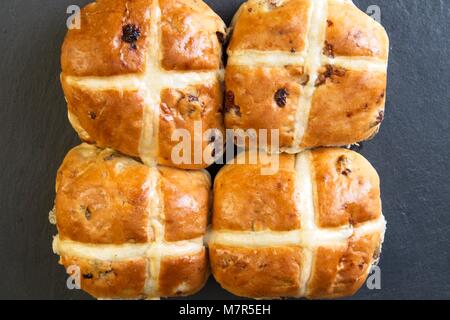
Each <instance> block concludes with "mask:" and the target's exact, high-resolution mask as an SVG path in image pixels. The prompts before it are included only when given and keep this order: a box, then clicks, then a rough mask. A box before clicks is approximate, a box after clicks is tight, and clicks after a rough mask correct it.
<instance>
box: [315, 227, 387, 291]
mask: <svg viewBox="0 0 450 320" xmlns="http://www.w3.org/2000/svg"><path fill="white" fill-rule="evenodd" d="M380 241H381V235H380V233H378V232H375V233H371V234H368V235H364V236H353V237H351V238H350V239H349V241H348V243H347V244H344V245H341V246H335V247H331V246H330V247H326V246H322V247H319V248H317V250H316V255H315V262H314V265H313V267H312V268H313V270H312V274H311V278H310V281H309V286H308V294H307V295H308V298H313V299H314V298H338V297H344V296H350V295H353V294H355V292H356V291H358V290H359V288H361V286H362V285H363V284H364V282H365V280H366V277H367V275H368V273H369V270H370V267H371V265H372V263H373V261H374V255H376V254H377V252H378V250H379V246H380Z"/></svg>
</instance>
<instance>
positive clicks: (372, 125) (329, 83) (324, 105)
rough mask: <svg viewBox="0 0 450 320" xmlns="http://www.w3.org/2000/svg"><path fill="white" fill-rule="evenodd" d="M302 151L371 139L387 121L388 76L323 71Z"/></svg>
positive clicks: (332, 69) (334, 70) (371, 73)
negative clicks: (385, 107)
mask: <svg viewBox="0 0 450 320" xmlns="http://www.w3.org/2000/svg"><path fill="white" fill-rule="evenodd" d="M320 71H321V73H322V76H323V77H321V78H320V79H319V81H320V80H322V81H323V82H324V83H318V84H317V88H316V91H315V92H314V96H313V98H312V104H311V110H310V113H309V120H308V126H307V129H306V132H305V135H304V137H303V141H302V147H305V148H308V147H318V146H343V145H348V144H352V143H354V142H357V141H363V140H367V139H370V138H371V137H372V136H373V135H374V134H375V133H377V132H378V129H379V127H380V124H381V122H382V121H383V118H384V101H385V89H386V74H385V73H381V72H367V71H354V70H345V69H342V68H339V67H331V66H327V67H323V68H322V69H321V70H320Z"/></svg>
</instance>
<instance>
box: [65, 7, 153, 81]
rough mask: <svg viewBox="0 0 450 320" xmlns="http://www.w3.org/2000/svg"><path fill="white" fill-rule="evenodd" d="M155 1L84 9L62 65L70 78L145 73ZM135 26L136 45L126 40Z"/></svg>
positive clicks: (67, 44)
mask: <svg viewBox="0 0 450 320" xmlns="http://www.w3.org/2000/svg"><path fill="white" fill-rule="evenodd" d="M151 2H152V0H136V1H128V0H114V1H108V0H97V2H94V3H91V4H89V5H87V6H86V7H84V8H83V9H82V10H81V15H80V18H81V25H80V28H79V29H71V30H69V32H68V33H67V36H66V39H65V41H64V44H63V47H62V54H61V65H62V70H63V72H64V73H65V74H67V75H74V76H111V75H119V74H127V73H141V72H143V71H145V64H146V58H147V55H146V52H147V35H148V25H149V24H150V19H151V17H150V14H149V8H150V4H151ZM128 24H132V25H134V26H136V27H138V28H139V32H140V36H139V38H138V39H137V41H136V42H135V44H134V46H132V45H131V43H129V42H126V41H123V40H122V36H123V27H124V26H126V25H128Z"/></svg>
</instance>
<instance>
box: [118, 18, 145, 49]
mask: <svg viewBox="0 0 450 320" xmlns="http://www.w3.org/2000/svg"><path fill="white" fill-rule="evenodd" d="M140 36H141V31H140V30H139V28H138V27H137V26H136V25H134V24H127V25H125V26H123V27H122V41H125V42H127V43H129V44H130V46H131V48H133V49H136V41H138V39H139V37H140Z"/></svg>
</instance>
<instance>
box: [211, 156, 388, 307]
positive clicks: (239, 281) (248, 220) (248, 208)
mask: <svg viewBox="0 0 450 320" xmlns="http://www.w3.org/2000/svg"><path fill="white" fill-rule="evenodd" d="M247 155H248V154H247ZM240 157H243V156H242V155H241V156H240ZM274 157H276V156H274V155H273V156H268V155H263V158H260V160H259V162H258V163H257V164H252V165H251V164H246V165H242V164H228V165H226V166H225V167H224V168H223V169H222V170H221V171H220V172H219V174H218V176H217V178H216V180H215V182H214V207H213V208H214V214H213V222H212V232H211V233H210V234H209V240H208V245H209V256H210V261H211V269H212V273H213V275H214V277H215V278H216V280H217V281H218V282H219V283H220V284H221V285H222V287H223V288H225V289H226V290H228V291H230V292H232V293H233V294H236V295H238V296H244V297H252V298H275V297H307V298H310V299H314V298H336V297H342V296H348V295H352V294H354V293H355V292H356V291H357V290H358V289H359V288H360V287H361V286H362V284H363V283H364V281H365V280H366V277H367V275H368V273H369V270H370V268H371V265H372V264H373V263H374V262H375V261H376V260H377V258H378V255H379V252H380V248H381V243H382V241H383V237H384V231H385V220H384V217H383V215H382V213H381V200H380V188H379V178H378V175H377V173H376V171H375V169H374V168H373V167H372V166H371V165H370V164H369V162H368V161H367V160H366V159H364V158H363V157H362V156H361V155H359V154H358V153H356V152H353V151H349V150H346V149H332V148H330V149H328V148H325V149H317V150H314V151H305V152H303V153H300V154H298V155H296V156H294V155H287V154H282V155H280V157H279V169H278V170H277V171H276V173H275V174H271V175H263V174H262V171H261V169H262V168H264V167H265V166H267V164H266V165H263V163H267V162H266V161H267V160H268V159H272V161H273V158H274ZM261 159H263V160H264V161H262V160H261Z"/></svg>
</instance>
